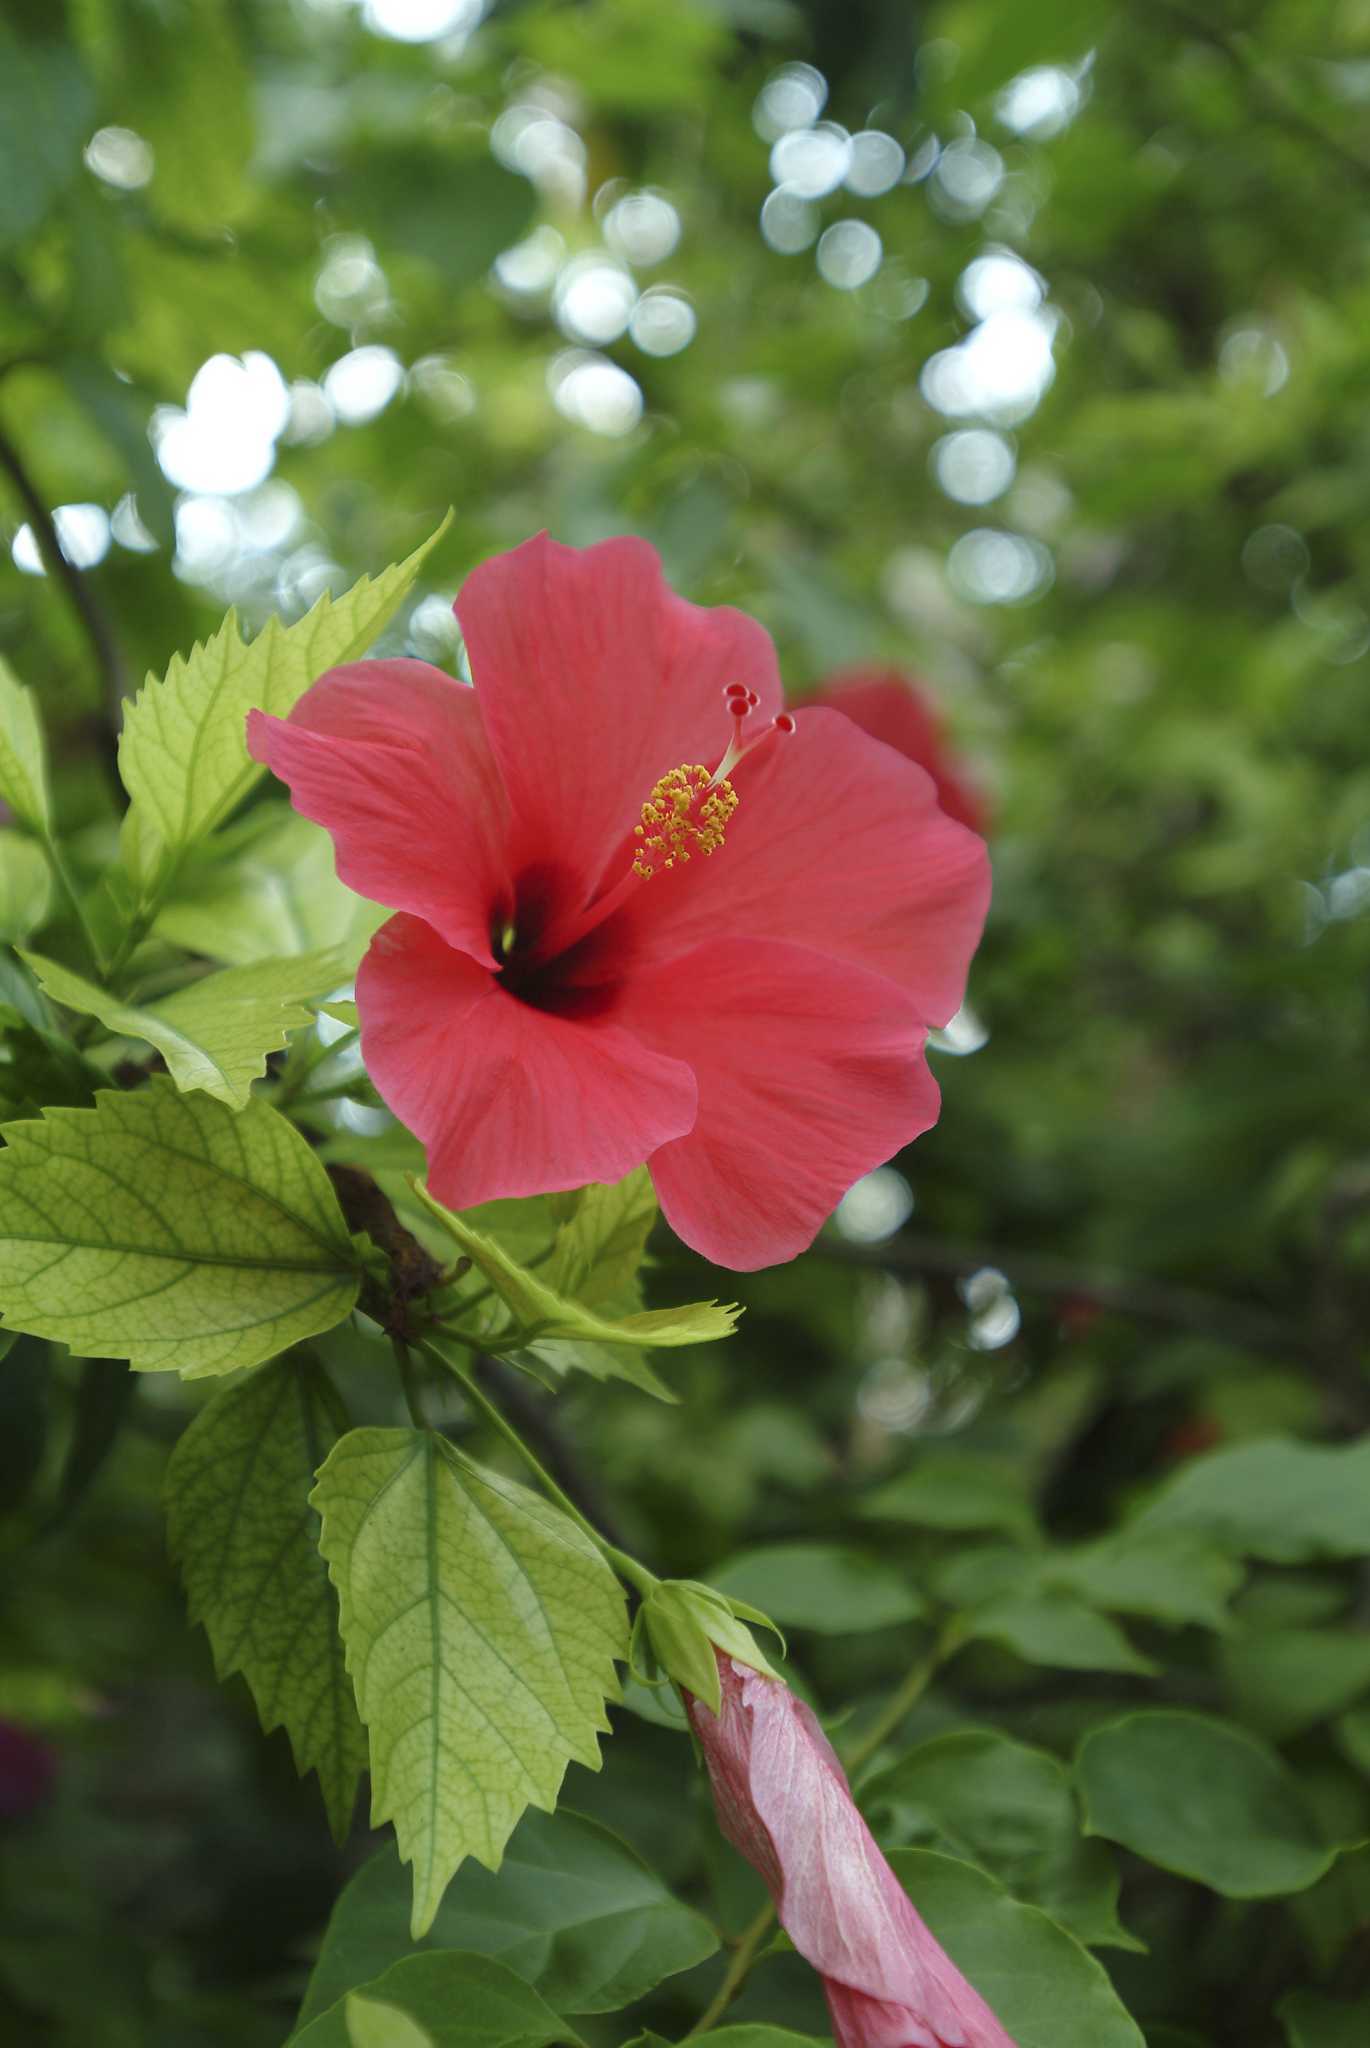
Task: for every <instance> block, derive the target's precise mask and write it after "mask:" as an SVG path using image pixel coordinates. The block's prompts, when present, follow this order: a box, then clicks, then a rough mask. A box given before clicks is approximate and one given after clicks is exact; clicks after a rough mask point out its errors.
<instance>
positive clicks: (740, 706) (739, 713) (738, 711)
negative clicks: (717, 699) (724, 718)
mask: <svg viewBox="0 0 1370 2048" xmlns="http://www.w3.org/2000/svg"><path fill="white" fill-rule="evenodd" d="M751 708H752V707H751V705H750V704H749V703H748V702H747V700H746V698H745V697H729V699H728V709H729V711H731V712H732V714H733V717H734V718H745V717H746V716H747V713H748V712H749V711H750V710H751Z"/></svg>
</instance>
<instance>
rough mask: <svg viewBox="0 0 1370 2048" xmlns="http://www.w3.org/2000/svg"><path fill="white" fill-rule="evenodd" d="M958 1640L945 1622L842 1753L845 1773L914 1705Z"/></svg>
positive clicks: (952, 1626) (853, 1769) (865, 1760)
mask: <svg viewBox="0 0 1370 2048" xmlns="http://www.w3.org/2000/svg"><path fill="white" fill-rule="evenodd" d="M960 1642H961V1638H960V1635H959V1633H958V1631H957V1629H956V1626H955V1624H954V1623H948V1625H947V1626H946V1627H945V1628H944V1629H943V1630H942V1632H941V1634H940V1635H939V1636H938V1638H937V1640H936V1642H935V1643H934V1644H933V1646H932V1648H931V1649H930V1650H929V1651H928V1653H927V1655H926V1656H925V1657H920V1658H919V1660H918V1662H917V1663H916V1664H915V1665H914V1666H913V1667H912V1669H911V1670H910V1671H909V1672H908V1674H907V1676H906V1677H905V1679H904V1681H903V1683H902V1684H901V1685H899V1686H897V1687H896V1689H895V1690H894V1691H893V1692H892V1693H891V1694H890V1696H889V1698H888V1700H886V1702H885V1705H884V1707H883V1708H882V1709H881V1711H880V1713H878V1714H877V1715H876V1717H875V1719H874V1721H872V1723H871V1725H870V1727H869V1728H868V1729H867V1730H866V1732H865V1734H864V1735H863V1736H862V1737H861V1739H860V1740H859V1741H858V1742H855V1743H853V1744H852V1747H851V1748H850V1749H849V1750H848V1751H847V1753H846V1755H845V1756H844V1757H843V1759H842V1761H843V1764H844V1765H845V1766H846V1769H847V1772H848V1775H849V1776H852V1777H854V1776H855V1775H856V1773H857V1771H859V1770H860V1768H861V1766H862V1764H864V1763H868V1762H869V1761H870V1759H871V1757H873V1756H874V1755H875V1752H876V1751H877V1750H878V1749H879V1747H880V1745H881V1743H882V1742H884V1741H885V1739H886V1737H887V1736H890V1735H892V1734H893V1733H894V1731H895V1729H896V1728H897V1727H898V1726H899V1723H900V1722H901V1721H902V1720H903V1719H904V1717H905V1715H906V1714H908V1713H911V1712H912V1710H913V1708H914V1707H916V1706H917V1704H918V1702H919V1700H920V1699H921V1698H922V1697H923V1694H924V1693H925V1692H926V1691H927V1689H928V1685H929V1683H930V1682H931V1680H932V1677H933V1675H934V1673H935V1672H936V1671H937V1670H938V1669H939V1668H940V1667H941V1666H942V1665H943V1664H945V1663H946V1661H947V1659H948V1657H950V1656H951V1655H952V1654H953V1652H954V1651H955V1650H957V1649H958V1648H959V1646H960Z"/></svg>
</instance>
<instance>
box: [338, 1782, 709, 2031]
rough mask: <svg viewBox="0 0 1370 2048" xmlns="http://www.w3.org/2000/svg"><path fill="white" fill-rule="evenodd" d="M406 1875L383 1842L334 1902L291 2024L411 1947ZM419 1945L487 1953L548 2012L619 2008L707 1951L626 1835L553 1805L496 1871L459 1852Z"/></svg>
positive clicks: (692, 1922) (524, 1827)
mask: <svg viewBox="0 0 1370 2048" xmlns="http://www.w3.org/2000/svg"><path fill="white" fill-rule="evenodd" d="M411 1889H412V1887H411V1885H410V1883H409V1880H408V1878H407V1876H406V1875H405V1872H404V1869H403V1866H402V1865H401V1863H400V1860H399V1858H398V1857H397V1856H396V1854H395V1851H394V1849H393V1848H386V1849H382V1850H381V1851H380V1853H379V1854H378V1855H376V1856H373V1857H372V1858H371V1860H370V1862H368V1863H364V1864H363V1865H362V1867H361V1869H360V1870H359V1871H358V1872H357V1874H356V1876H355V1877H354V1878H353V1879H352V1881H351V1883H350V1884H349V1885H348V1886H347V1888H346V1890H345V1891H344V1892H343V1894H342V1896H341V1897H340V1898H339V1900H338V1903H337V1905H336V1906H335V1907H334V1908H333V1913H332V1917H331V1919H330V1920H329V1923H328V1931H327V1933H326V1934H325V1935H324V1939H323V1946H322V1948H321V1949H320V1951H319V1959H318V1962H317V1963H316V1964H315V1966H314V1974H313V1976H312V1977H311V1978H310V1980H309V1988H308V1990H307V1991H306V1993H305V1998H304V2004H303V2005H302V2007H301V2008H300V2019H299V2024H300V2025H301V2026H303V2025H304V2024H305V2023H306V2022H307V2021H308V2020H311V2019H313V2018H314V2017H315V2016H316V2015H317V2014H318V2013H320V2012H323V2011H324V2010H325V2009H326V2008H327V2007H328V2006H330V2005H332V2004H334V2003H335V2002H336V2000H338V1999H339V1998H341V1997H342V1995H343V1994H344V1992H346V1991H350V1990H352V1989H354V1988H355V1987H356V1986H357V1985H358V1984H361V1983H365V1982H366V1980H367V1979H368V1978H370V1977H374V1976H378V1975H379V1974H380V1972H381V1971H382V1970H384V1969H386V1968H388V1967H389V1965H390V1964H391V1963H393V1962H396V1961H398V1960H399V1958H400V1957H401V1956H404V1955H408V1954H409V1953H410V1951H411V1941H410V1935H409V1913H410V1893H411ZM424 1946H425V1947H426V1948H456V1949H466V1950H469V1951H472V1952H474V1953H476V1954H479V1955H487V1956H494V1957H495V1958H496V1959H497V1960H498V1961H500V1962H502V1963H504V1964H505V1965H506V1966H507V1967H508V1968H509V1969H511V1970H513V1971H514V1972H515V1973H516V1975H518V1976H520V1977H522V1978H523V1980H524V1982H525V1983H528V1984H531V1985H533V1986H534V1988H535V1989H536V1990H537V1991H538V1992H540V1993H541V1995H542V1996H543V1997H544V1998H545V1999H546V2000H547V2002H548V2003H549V2005H553V2006H555V2008H556V2010H557V2011H558V2012H568V2013H582V2012H617V2011H618V2010H619V2008H620V2007H621V2006H625V2005H630V2004H631V2003H632V2002H633V2001H634V2000H635V1999H638V1998H641V1997H643V1996H644V1995H645V1994H646V1993H647V1992H648V1991H651V1990H652V1989H654V1987H655V1986H656V1985H657V1984H659V1983H661V1981H662V1980H663V1979H664V1978H666V1977H672V1976H674V1975H675V1974H676V1972H677V1971H680V1970H688V1969H690V1968H691V1967H692V1966H693V1965H694V1964H695V1963H699V1962H703V1961H704V1959H705V1958H706V1957H707V1956H711V1955H713V1954H714V1952H715V1951H716V1949H717V1947H718V1939H717V1936H716V1935H715V1934H714V1931H713V1929H712V1928H711V1927H710V1925H709V1923H708V1921H707V1920H704V1919H702V1918H701V1917H700V1915H699V1914H698V1913H695V1912H692V1911H691V1909H690V1908H689V1907H688V1906H683V1905H681V1903H680V1902H679V1900H678V1899H675V1898H673V1897H672V1896H671V1894H670V1892H669V1891H667V1889H666V1887H665V1886H664V1885H663V1884H662V1882H661V1879H660V1878H659V1877H657V1876H656V1875H655V1873H654V1872H652V1871H651V1870H649V1869H648V1868H647V1866H646V1864H645V1863H643V1862H642V1861H641V1859H640V1858H639V1857H638V1856H637V1855H636V1854H635V1853H634V1852H633V1850H631V1849H630V1848H629V1847H628V1845H627V1844H626V1842H622V1841H620V1840H619V1838H618V1836H617V1835H614V1834H611V1833H610V1832H609V1830H608V1829H607V1828H604V1827H601V1826H600V1825H599V1823H598V1822H597V1821H593V1820H586V1819H584V1818H582V1816H581V1815H580V1814H577V1813H569V1812H567V1811H566V1809H565V1808H564V1807H563V1808H562V1809H561V1810H559V1811H558V1812H557V1813H555V1814H552V1815H546V1814H541V1813H526V1814H525V1815H524V1816H523V1819H522V1820H521V1821H520V1822H519V1824H518V1826H517V1828H516V1829H515V1830H514V1833H513V1835H512V1836H511V1838H510V1841H509V1846H508V1848H507V1849H506V1851H505V1854H504V1861H503V1863H502V1864H501V1866H500V1871H499V1875H498V1877H494V1876H492V1875H491V1874H490V1873H489V1872H488V1871H485V1870H482V1869H481V1868H480V1866H479V1865H478V1864H475V1863H466V1864H464V1865H463V1866H462V1868H461V1869H460V1870H459V1871H458V1872H457V1875H456V1876H455V1878H454V1879H453V1880H452V1883H451V1884H450V1885H449V1886H448V1889H447V1894H446V1896H445V1897H444V1899H443V1901H442V1904H441V1905H440V1906H439V1907H438V1910H437V1914H436V1916H435V1918H434V1921H433V1925H432V1928H431V1929H430V1931H429V1933H428V1934H427V1935H426V1936H425V1938H424Z"/></svg>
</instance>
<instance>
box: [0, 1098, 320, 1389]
mask: <svg viewBox="0 0 1370 2048" xmlns="http://www.w3.org/2000/svg"><path fill="white" fill-rule="evenodd" d="M4 1136H5V1140H6V1144H5V1148H4V1150H3V1151H0V1311H2V1312H3V1314H4V1316H5V1318H6V1320H7V1321H8V1322H9V1323H10V1324H12V1325H13V1326H15V1327H17V1328H19V1329H21V1330H32V1331H34V1332H35V1333H36V1334H37V1335H39V1336H43V1337H56V1338H57V1339H58V1340H59V1341H60V1342H61V1343H63V1344H69V1345H70V1346H71V1348H72V1350H73V1351H76V1352H79V1353H82V1354H84V1355H87V1356H94V1357H106V1356H108V1357H116V1358H126V1359H128V1361H129V1363H130V1364H131V1365H133V1366H135V1367H137V1368H138V1370H140V1371H144V1372H170V1371H175V1372H180V1373H181V1374H183V1375H184V1376H185V1377H186V1378H188V1379H196V1378H199V1377H201V1376H202V1375H204V1374H206V1373H219V1372H232V1371H234V1370H235V1369H236V1368H237V1367H239V1366H246V1365H259V1364H260V1363H261V1362H262V1360H263V1359H266V1358H270V1357H272V1356H273V1355H274V1354H275V1353H276V1352H278V1351H283V1350H285V1349H286V1348H287V1346H289V1345H291V1344H296V1343H299V1342H300V1341H301V1340H302V1339H304V1338H306V1337H313V1336H315V1335H317V1334H318V1332H320V1331H321V1330H328V1329H331V1328H332V1327H333V1325H334V1324H335V1323H338V1322H341V1321H342V1318H343V1317H344V1316H345V1315H346V1314H347V1313H348V1311H349V1310H350V1309H351V1308H352V1306H353V1304H354V1302H355V1301H356V1298H357V1289H358V1284H359V1260H358V1254H357V1252H356V1249H355V1247H354V1246H353V1244H352V1240H351V1239H350V1237H349V1236H348V1233H347V1226H346V1224H345V1223H344V1221H343V1217H342V1212H341V1210H340V1209H339V1207H338V1203H337V1198H336V1196H335V1195H334V1193H333V1190H332V1188H331V1186H330V1185H329V1181H328V1176H327V1174H326V1173H325V1172H324V1169H323V1168H322V1166H320V1164H319V1162H318V1160H317V1159H315V1157H314V1156H313V1154H312V1153H311V1151H310V1149H309V1146H308V1145H307V1144H306V1142H305V1140H304V1139H303V1138H302V1137H301V1136H300V1134H299V1132H298V1131H296V1130H295V1129H294V1127H293V1126H292V1125H291V1124H289V1123H287V1121H286V1119H285V1118H284V1117H283V1116H279V1115H277V1113H276V1111H275V1110H274V1109H271V1108H270V1107H269V1106H268V1105H267V1104H266V1103H264V1102H249V1104H248V1106H247V1108H246V1109H245V1110H243V1111H241V1112H240V1113H239V1114H238V1115H236V1116H235V1115H234V1113H233V1111H232V1110H229V1109H226V1108H225V1107H224V1106H223V1104H222V1103H218V1102H211V1101H210V1100H209V1099H208V1098H207V1097H205V1096H199V1095H180V1094H178V1093H177V1091H176V1089H175V1087H174V1085H173V1084H172V1083H171V1082H170V1081H167V1080H164V1079H162V1078H161V1077H160V1076H158V1077H156V1078H154V1079H153V1080H152V1081H150V1082H149V1083H148V1085H147V1086H146V1087H145V1088H140V1089H139V1090H138V1091H137V1092H136V1093H135V1094H132V1095H122V1094H117V1093H114V1092H113V1091H109V1092H102V1093H101V1094H100V1095H99V1096H98V1097H97V1100H96V1107H95V1108H94V1109H54V1110H49V1111H48V1112H47V1114H46V1115H45V1116H44V1117H43V1118H42V1119H41V1120H40V1121H36V1122H32V1123H17V1124H6V1125H5V1127H4Z"/></svg>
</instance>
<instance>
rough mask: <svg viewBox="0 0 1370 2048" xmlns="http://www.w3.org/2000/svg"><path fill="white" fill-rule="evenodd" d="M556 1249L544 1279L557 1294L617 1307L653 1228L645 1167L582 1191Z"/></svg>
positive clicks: (652, 1199) (651, 1191)
mask: <svg viewBox="0 0 1370 2048" xmlns="http://www.w3.org/2000/svg"><path fill="white" fill-rule="evenodd" d="M573 1200H574V1208H573V1210H572V1213H571V1216H570V1218H569V1219H568V1220H567V1221H566V1222H564V1223H562V1224H561V1225H560V1227H559V1228H558V1230H557V1234H556V1237H555V1239H554V1240H553V1244H552V1255H551V1257H550V1259H549V1260H548V1262H547V1269H546V1273H545V1276H544V1277H545V1279H546V1282H547V1285H548V1286H549V1287H550V1288H551V1289H552V1290H553V1292H554V1293H556V1294H563V1295H570V1296H572V1297H573V1298H574V1299H575V1300H576V1301H580V1302H584V1304H585V1306H586V1307H587V1308H595V1307H598V1306H599V1305H600V1304H602V1303H605V1302H617V1301H619V1300H620V1299H621V1297H623V1296H624V1295H626V1294H627V1293H628V1291H629V1289H630V1288H631V1287H632V1285H633V1282H634V1281H635V1280H636V1278H637V1271H638V1267H639V1266H640V1265H641V1264H642V1254H643V1252H644V1250H645V1249H646V1245H647V1239H648V1237H649V1236H650V1234H651V1229H652V1225H653V1224H654V1223H655V1222H656V1217H657V1203H656V1189H655V1188H654V1187H653V1186H652V1177H651V1175H650V1174H649V1173H648V1171H647V1169H646V1167H645V1166H639V1167H637V1168H636V1169H635V1170H634V1171H633V1172H632V1173H630V1174H628V1175H627V1176H626V1178H624V1179H623V1180H621V1181H618V1182H617V1183H615V1184H614V1185H613V1186H609V1187H605V1186H601V1185H598V1184H596V1185H593V1186H591V1187H587V1188H583V1189H582V1190H581V1191H580V1193H579V1194H578V1195H576V1196H575V1197H574V1198H573Z"/></svg>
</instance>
